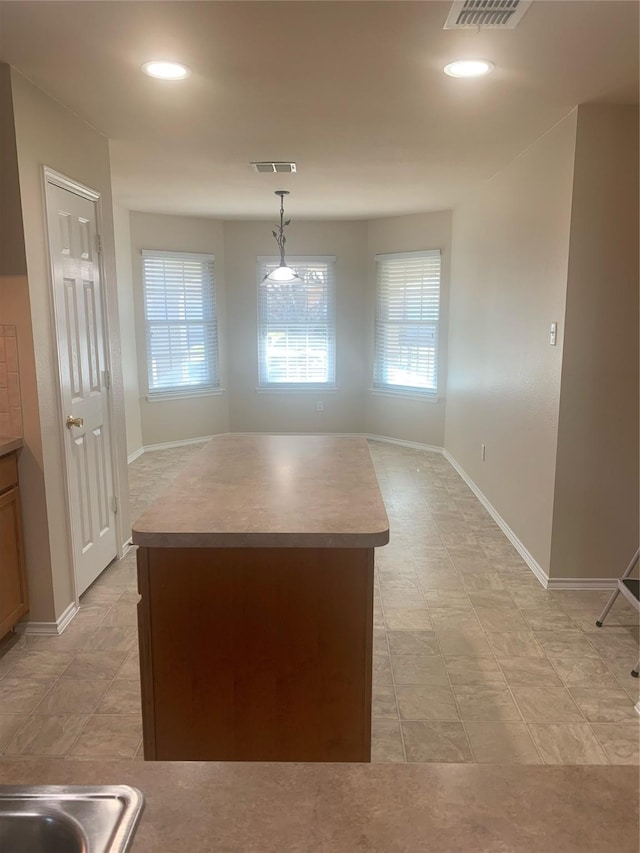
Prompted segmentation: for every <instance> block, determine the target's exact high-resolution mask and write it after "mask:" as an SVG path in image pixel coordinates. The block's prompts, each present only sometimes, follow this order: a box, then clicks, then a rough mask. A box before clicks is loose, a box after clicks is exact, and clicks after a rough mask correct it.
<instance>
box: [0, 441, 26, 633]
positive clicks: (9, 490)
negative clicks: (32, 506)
mask: <svg viewBox="0 0 640 853" xmlns="http://www.w3.org/2000/svg"><path fill="white" fill-rule="evenodd" d="M28 611H29V599H28V594H27V578H26V573H25V565H24V544H23V538H22V515H21V512H20V490H19V488H18V464H17V456H16V454H15V453H9V454H7V455H6V456H0V638H2V637H4V635H5V634H6V633H7V632H8V631H10V630H11V629H12V628H13V627H14V625H16V623H17V622H19V621H20V619H22V617H23V616H24V615H25V613H27V612H28Z"/></svg>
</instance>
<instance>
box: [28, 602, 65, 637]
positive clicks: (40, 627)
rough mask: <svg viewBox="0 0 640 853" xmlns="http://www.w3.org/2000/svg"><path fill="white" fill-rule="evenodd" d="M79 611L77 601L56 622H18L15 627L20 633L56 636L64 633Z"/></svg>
mask: <svg viewBox="0 0 640 853" xmlns="http://www.w3.org/2000/svg"><path fill="white" fill-rule="evenodd" d="M77 612H78V605H77V604H76V603H75V601H72V602H71V604H70V605H69V606H68V607H67V608H66V610H65V611H64V613H63V614H62V615H61V616H59V617H58V619H56V621H55V622H18V624H17V625H16V627H15V630H16V633H18V634H40V635H45V636H46V635H48V636H56V635H57V634H62V632H63V631H64V629H65V628H66V627H67V625H68V624H69V622H71V620H72V619H73V617H74V616H75V615H76V613H77Z"/></svg>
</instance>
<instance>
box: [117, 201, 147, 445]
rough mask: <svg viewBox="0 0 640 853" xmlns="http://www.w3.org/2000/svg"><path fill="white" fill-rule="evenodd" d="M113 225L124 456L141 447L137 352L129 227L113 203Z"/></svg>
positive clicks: (123, 213) (122, 211)
mask: <svg viewBox="0 0 640 853" xmlns="http://www.w3.org/2000/svg"><path fill="white" fill-rule="evenodd" d="M113 226H114V238H115V252H116V276H117V282H118V318H119V321H120V341H121V355H122V384H123V391H124V412H125V427H126V434H127V456H128V457H129V456H132V455H134V454H136V453H138V452H139V451H141V450H142V422H141V419H140V384H139V381H138V352H137V345H136V320H135V308H134V300H133V282H132V272H133V267H132V263H131V228H130V226H129V211H128V210H125V209H124V208H122V207H118V206H117V205H114V208H113Z"/></svg>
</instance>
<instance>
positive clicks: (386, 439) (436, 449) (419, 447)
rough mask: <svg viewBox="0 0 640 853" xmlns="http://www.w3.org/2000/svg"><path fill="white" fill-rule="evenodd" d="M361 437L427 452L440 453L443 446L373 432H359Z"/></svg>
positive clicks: (442, 450)
mask: <svg viewBox="0 0 640 853" xmlns="http://www.w3.org/2000/svg"><path fill="white" fill-rule="evenodd" d="M360 435H361V436H362V437H363V438H366V439H370V440H371V441H384V442H385V443H386V444H397V445H398V446H399V447H411V448H413V449H414V450H426V451H427V453H439V454H440V455H442V453H443V452H444V448H443V447H438V445H437V444H420V442H418V441H405V439H403V438H391V437H390V436H388V435H374V434H373V433H368V432H363V433H360Z"/></svg>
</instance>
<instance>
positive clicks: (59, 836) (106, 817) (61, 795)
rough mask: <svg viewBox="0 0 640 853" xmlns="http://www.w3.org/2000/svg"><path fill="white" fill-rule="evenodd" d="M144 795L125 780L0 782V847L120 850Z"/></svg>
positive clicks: (41, 852)
mask: <svg viewBox="0 0 640 853" xmlns="http://www.w3.org/2000/svg"><path fill="white" fill-rule="evenodd" d="M143 804H144V798H143V796H142V794H141V793H140V791H138V790H137V789H136V788H130V787H129V786H127V785H105V786H100V787H95V788H86V787H79V786H69V787H63V786H58V785H49V786H44V785H43V786H37V787H19V788H18V787H15V788H14V787H7V786H3V785H0V850H1V851H2V853H5V851H6V853H125V851H126V850H129V848H130V846H131V841H132V838H133V834H134V832H135V829H136V826H137V823H138V820H139V818H140V814H141V812H142V808H143Z"/></svg>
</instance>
